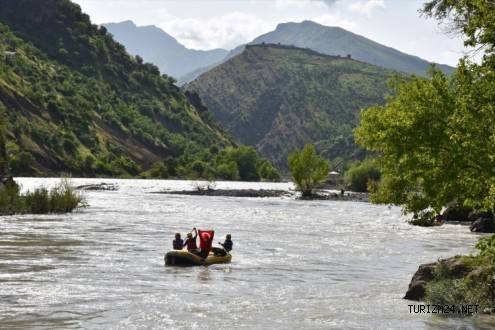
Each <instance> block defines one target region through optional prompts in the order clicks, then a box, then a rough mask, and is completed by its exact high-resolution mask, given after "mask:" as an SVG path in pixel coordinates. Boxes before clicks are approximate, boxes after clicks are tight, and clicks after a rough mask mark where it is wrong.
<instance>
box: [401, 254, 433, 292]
mask: <svg viewBox="0 0 495 330" xmlns="http://www.w3.org/2000/svg"><path fill="white" fill-rule="evenodd" d="M436 265H437V263H436V262H432V263H428V264H422V265H420V266H419V268H418V270H417V271H416V273H415V274H414V275H413V277H412V279H411V282H410V283H409V288H408V289H407V292H406V295H405V296H404V299H408V300H422V299H424V297H425V287H424V285H425V283H426V282H427V281H431V280H432V279H433V270H434V269H435V266H436Z"/></svg>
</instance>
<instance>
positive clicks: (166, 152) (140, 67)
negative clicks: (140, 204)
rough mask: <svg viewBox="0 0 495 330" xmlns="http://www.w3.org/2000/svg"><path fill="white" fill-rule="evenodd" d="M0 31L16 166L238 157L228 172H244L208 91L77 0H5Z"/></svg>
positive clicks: (176, 168) (112, 165) (139, 165)
mask: <svg viewBox="0 0 495 330" xmlns="http://www.w3.org/2000/svg"><path fill="white" fill-rule="evenodd" d="M0 32H1V36H2V37H1V38H0V72H1V75H0V110H2V111H4V112H5V113H6V117H7V119H6V120H5V123H4V124H5V126H4V127H2V128H1V129H3V130H4V131H5V132H4V134H5V136H6V149H7V154H8V156H9V157H8V158H9V161H10V167H11V169H12V171H13V174H14V175H57V176H58V175H59V174H60V173H61V172H70V173H72V175H78V176H124V177H126V176H137V175H142V176H154V177H162V178H165V177H209V178H210V177H222V178H225V176H226V175H225V174H224V172H225V171H224V168H225V167H228V166H230V168H231V172H232V173H231V175H230V176H229V177H226V178H230V177H232V178H236V179H238V178H240V179H243V177H242V175H240V174H239V169H237V172H235V170H236V169H235V168H234V169H232V160H233V158H232V157H231V153H232V152H229V151H227V150H226V149H227V148H230V149H232V150H236V148H237V144H236V143H235V142H234V141H233V139H232V137H231V136H229V135H228V134H226V133H225V132H223V130H222V129H221V128H220V127H219V125H218V124H217V123H216V121H215V120H214V119H213V117H212V115H211V113H210V112H209V111H208V110H207V109H206V108H205V107H204V106H203V105H202V104H201V100H200V99H199V98H197V96H196V95H194V94H188V96H186V95H185V94H184V93H182V91H181V90H180V89H179V88H178V87H176V86H175V85H174V79H173V78H170V77H168V76H166V75H160V71H159V70H158V68H157V67H156V66H155V65H153V64H149V63H143V60H142V58H141V57H139V56H136V57H132V56H130V55H129V54H127V53H126V51H125V48H124V47H123V46H122V45H120V44H118V43H117V42H115V41H114V40H113V38H112V36H111V35H109V34H108V33H107V32H106V29H105V28H103V27H97V26H96V25H93V24H91V22H90V20H89V17H88V16H87V15H86V14H84V13H82V12H81V9H80V7H79V6H77V5H75V4H73V3H71V2H70V1H68V0H46V1H35V0H26V1H2V2H0ZM230 149H229V150H230ZM256 157H257V158H256V161H257V162H258V164H266V160H262V159H261V158H259V157H258V156H257V154H256ZM236 161H238V159H234V162H236ZM198 162H202V163H204V164H207V165H208V166H204V168H203V171H199V169H200V167H199V166H197V164H198ZM238 162H239V163H240V161H238ZM194 164H196V165H194ZM236 165H237V163H236ZM266 167H267V165H265V168H266ZM266 172H269V171H267V170H266V169H264V170H261V169H260V171H259V173H261V174H260V176H261V177H263V174H264V173H266ZM272 172H273V171H272ZM272 174H273V173H272Z"/></svg>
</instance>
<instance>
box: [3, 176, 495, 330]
mask: <svg viewBox="0 0 495 330" xmlns="http://www.w3.org/2000/svg"><path fill="white" fill-rule="evenodd" d="M18 182H20V183H21V184H22V187H23V190H27V189H32V188H34V187H39V186H40V185H44V186H46V187H50V186H51V185H53V184H54V183H57V182H59V180H58V179H34V178H19V179H18ZM102 182H103V183H107V184H109V185H110V186H112V187H115V188H116V189H115V190H91V191H86V192H85V195H86V199H87V202H88V204H89V206H88V207H87V208H84V209H82V210H81V211H78V212H76V213H72V214H63V215H16V216H4V217H0V226H1V232H0V328H1V329H9V328H22V329H53V328H63V329H77V328H83V329H220V328H244V329H489V328H493V327H495V320H494V317H493V316H485V315H477V316H474V317H454V318H448V317H444V316H442V315H439V314H415V313H411V308H410V307H409V306H408V305H412V304H414V305H417V302H413V301H407V300H404V299H402V297H403V296H404V294H405V292H406V290H407V287H408V284H409V282H410V280H411V277H412V275H413V274H414V272H415V271H416V270H417V268H418V266H419V265H420V264H422V263H426V262H433V261H436V260H437V259H438V258H443V257H450V256H453V255H456V254H469V253H475V249H474V244H475V243H476V241H477V240H478V239H479V238H480V236H479V235H476V234H473V233H470V232H469V229H468V228H467V227H466V226H465V225H460V224H446V225H444V226H441V227H433V228H421V227H415V226H410V225H408V224H407V223H406V222H405V220H406V219H405V218H404V217H403V216H402V215H401V212H400V210H399V209H398V208H388V207H386V206H376V205H372V204H369V203H364V202H350V201H332V200H319V201H301V200H296V199H294V198H293V197H276V198H275V197H272V198H235V197H205V196H202V197H200V196H186V195H169V194H162V193H159V192H164V191H168V190H182V189H193V187H194V183H193V182H189V181H166V180H115V179H72V183H73V184H74V185H75V186H78V185H84V184H99V183H102ZM217 188H254V189H258V188H265V189H266V188H268V189H291V188H292V185H291V184H288V183H272V184H268V183H249V184H248V183H240V182H230V183H227V182H218V183H217ZM192 227H197V228H198V229H214V230H215V241H214V242H215V243H216V242H218V241H220V240H222V241H223V238H224V237H225V235H226V234H227V233H231V234H232V239H233V241H234V250H233V259H232V262H231V263H230V264H218V265H212V266H209V267H188V268H181V267H171V266H165V265H164V261H163V257H164V254H165V253H166V252H167V251H168V250H169V249H171V245H172V240H173V236H174V234H175V233H176V232H181V233H182V234H183V235H185V234H186V233H187V232H188V231H189V230H190V229H191V228H192Z"/></svg>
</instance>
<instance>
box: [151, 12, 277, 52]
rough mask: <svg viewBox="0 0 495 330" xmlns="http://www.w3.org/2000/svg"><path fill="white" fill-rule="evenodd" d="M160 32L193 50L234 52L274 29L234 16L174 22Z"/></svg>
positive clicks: (248, 17) (251, 17) (253, 19)
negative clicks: (235, 49) (236, 48)
mask: <svg viewBox="0 0 495 330" xmlns="http://www.w3.org/2000/svg"><path fill="white" fill-rule="evenodd" d="M159 27H160V28H162V29H163V30H165V31H166V32H167V33H169V34H170V35H172V36H173V37H174V38H176V39H177V40H178V41H179V42H180V43H181V44H183V45H185V46H186V47H188V48H192V49H203V50H207V49H214V48H225V49H232V48H234V47H237V46H238V45H240V44H243V43H247V42H249V41H251V40H252V39H254V38H255V37H257V36H259V35H260V34H263V33H266V32H267V31H270V30H272V29H273V28H274V26H271V25H269V24H268V23H266V22H265V21H263V20H261V19H259V18H257V17H256V16H254V15H250V14H246V13H241V12H231V13H227V14H225V15H223V16H218V17H210V18H209V19H207V20H202V19H196V18H184V19H182V18H175V19H172V20H169V21H167V22H164V23H161V24H160V25H159Z"/></svg>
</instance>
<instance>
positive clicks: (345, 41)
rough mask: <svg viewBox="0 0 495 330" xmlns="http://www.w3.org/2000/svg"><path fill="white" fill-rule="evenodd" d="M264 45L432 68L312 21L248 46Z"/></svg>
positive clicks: (422, 71) (406, 68)
mask: <svg viewBox="0 0 495 330" xmlns="http://www.w3.org/2000/svg"><path fill="white" fill-rule="evenodd" d="M263 42H264V43H272V44H282V45H293V46H296V47H301V48H309V49H312V50H315V51H317V52H319V53H323V54H328V55H341V56H347V55H348V54H350V55H351V56H352V58H353V59H356V60H358V61H362V62H366V63H369V64H374V65H380V66H383V67H385V68H389V69H392V70H396V71H403V72H406V73H409V74H413V73H414V74H417V75H421V76H425V75H426V72H427V71H428V69H429V68H430V66H431V63H430V62H428V61H426V60H423V59H421V58H419V57H417V56H413V55H408V54H405V53H402V52H400V51H398V50H396V49H393V48H391V47H387V46H384V45H381V44H379V43H377V42H374V41H372V40H370V39H367V38H365V37H363V36H360V35H357V34H354V33H352V32H349V31H347V30H344V29H342V28H339V27H329V26H324V25H321V24H318V23H315V22H312V21H304V22H302V23H282V24H279V25H278V26H277V27H276V29H275V30H274V31H271V32H268V33H266V34H262V35H260V36H259V37H257V38H255V39H254V40H253V41H251V42H250V43H248V45H258V44H261V43H263ZM244 48H245V45H240V46H238V47H236V48H235V49H233V50H231V51H230V53H229V54H228V55H227V56H226V58H225V59H224V60H223V61H225V60H227V59H229V58H231V57H234V56H236V55H238V54H240V53H241V52H242V51H243V50H244ZM221 62H222V61H220V62H218V63H216V65H217V64H219V63H221ZM436 66H437V68H438V69H440V70H442V71H444V72H445V73H447V74H452V73H453V72H454V71H455V68H453V67H451V66H448V65H445V64H436ZM212 67H214V65H209V66H206V67H204V68H198V69H196V70H194V71H192V72H189V73H188V74H185V75H184V76H182V77H181V78H180V79H179V83H180V85H182V84H185V83H187V82H190V81H192V80H194V79H195V78H196V77H198V76H199V75H201V74H202V73H204V72H206V71H208V70H210V69H211V68H212Z"/></svg>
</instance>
